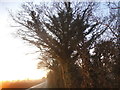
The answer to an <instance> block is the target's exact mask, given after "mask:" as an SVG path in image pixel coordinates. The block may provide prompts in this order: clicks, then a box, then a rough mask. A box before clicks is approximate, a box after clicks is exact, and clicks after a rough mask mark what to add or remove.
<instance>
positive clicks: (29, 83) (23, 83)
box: [2, 78, 45, 88]
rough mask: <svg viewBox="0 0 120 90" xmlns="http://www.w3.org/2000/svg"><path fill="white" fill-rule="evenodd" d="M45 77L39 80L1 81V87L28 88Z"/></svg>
mask: <svg viewBox="0 0 120 90" xmlns="http://www.w3.org/2000/svg"><path fill="white" fill-rule="evenodd" d="M44 80H45V78H42V79H39V80H29V79H28V80H16V81H3V82H2V88H30V87H32V86H34V85H37V84H40V83H42V82H43V81H44Z"/></svg>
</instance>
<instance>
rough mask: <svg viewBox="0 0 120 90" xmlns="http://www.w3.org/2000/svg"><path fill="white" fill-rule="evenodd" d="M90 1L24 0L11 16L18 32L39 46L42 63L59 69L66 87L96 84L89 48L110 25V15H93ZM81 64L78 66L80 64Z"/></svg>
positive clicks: (93, 11)
mask: <svg viewBox="0 0 120 90" xmlns="http://www.w3.org/2000/svg"><path fill="white" fill-rule="evenodd" d="M97 5H99V4H98V3H93V2H55V3H53V2H52V3H41V4H40V5H36V4H34V3H25V4H24V5H22V7H23V10H22V11H20V12H18V13H17V15H11V16H12V18H13V20H14V21H15V22H17V23H18V24H20V25H21V28H20V29H19V30H18V31H17V32H18V35H19V36H20V37H21V38H22V39H23V40H25V41H27V42H29V43H31V44H33V45H35V46H36V47H38V48H39V49H40V51H41V52H44V53H43V54H42V56H41V57H42V59H41V60H43V62H42V63H44V65H45V66H47V67H49V68H50V69H51V70H53V71H54V72H57V70H58V69H57V68H59V69H60V70H59V71H60V73H61V76H60V77H59V76H58V77H59V78H61V79H62V81H61V82H60V83H63V84H64V85H63V86H60V87H65V88H71V87H74V88H77V87H95V82H94V80H93V78H92V72H91V70H93V67H92V62H91V61H90V50H91V48H92V46H93V44H94V43H95V42H96V41H97V39H99V38H100V36H101V35H102V34H103V33H104V32H105V31H106V30H107V29H108V26H106V24H109V25H111V22H112V20H111V18H110V19H109V18H107V17H106V18H101V17H98V16H96V15H95V14H94V13H95V9H96V7H97ZM79 65H80V66H79ZM60 73H59V74H60Z"/></svg>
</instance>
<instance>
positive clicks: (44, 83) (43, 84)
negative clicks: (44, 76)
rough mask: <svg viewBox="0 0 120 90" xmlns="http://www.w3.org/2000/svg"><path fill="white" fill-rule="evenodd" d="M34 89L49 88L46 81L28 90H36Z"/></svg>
mask: <svg viewBox="0 0 120 90" xmlns="http://www.w3.org/2000/svg"><path fill="white" fill-rule="evenodd" d="M34 88H36V89H35V90H37V89H38V90H39V88H47V80H45V81H44V82H43V83H40V84H37V85H35V86H32V87H30V88H28V89H26V90H34Z"/></svg>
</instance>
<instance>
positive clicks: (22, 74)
mask: <svg viewBox="0 0 120 90" xmlns="http://www.w3.org/2000/svg"><path fill="white" fill-rule="evenodd" d="M9 64H10V63H9ZM32 64H33V62H31V64H30V61H29V64H27V65H25V64H23V65H22V62H21V63H20V62H19V65H18V64H12V65H11V64H10V65H7V66H6V68H5V67H3V66H2V65H0V71H1V72H0V73H1V74H0V81H11V80H25V79H41V78H43V77H46V75H47V71H45V70H42V69H36V68H35V67H33V65H32ZM20 65H21V67H20Z"/></svg>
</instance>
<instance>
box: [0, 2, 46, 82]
mask: <svg viewBox="0 0 120 90" xmlns="http://www.w3.org/2000/svg"><path fill="white" fill-rule="evenodd" d="M20 5H21V2H2V1H0V81H1V80H11V79H12V80H14V79H24V78H41V76H44V73H43V71H41V70H37V69H36V68H37V60H36V58H37V57H38V55H37V54H35V55H34V54H28V55H26V54H27V53H31V52H34V51H35V50H36V48H34V47H32V46H31V47H30V46H28V45H27V44H25V43H23V41H22V40H21V39H19V38H15V37H14V36H13V35H12V33H13V32H15V31H16V29H15V28H14V27H11V25H12V21H11V19H10V15H9V13H8V9H9V10H12V11H16V10H19V8H20ZM41 72H42V73H41Z"/></svg>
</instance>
